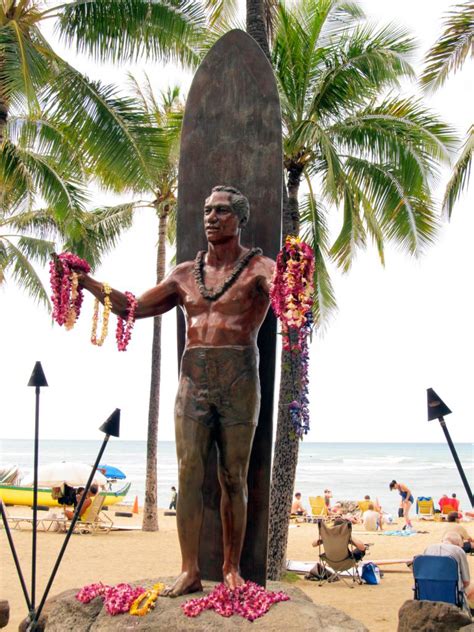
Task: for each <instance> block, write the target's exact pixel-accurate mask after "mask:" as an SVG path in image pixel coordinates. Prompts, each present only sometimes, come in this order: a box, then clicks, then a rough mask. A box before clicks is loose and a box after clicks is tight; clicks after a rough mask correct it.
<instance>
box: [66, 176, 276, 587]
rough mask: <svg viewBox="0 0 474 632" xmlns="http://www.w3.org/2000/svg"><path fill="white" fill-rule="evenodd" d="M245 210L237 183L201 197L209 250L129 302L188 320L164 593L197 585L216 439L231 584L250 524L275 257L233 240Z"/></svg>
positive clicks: (84, 279) (119, 301)
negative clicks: (260, 340) (261, 336)
mask: <svg viewBox="0 0 474 632" xmlns="http://www.w3.org/2000/svg"><path fill="white" fill-rule="evenodd" d="M249 212H250V209H249V203H248V200H247V198H246V197H244V196H243V195H242V193H240V191H238V190H237V189H235V188H234V187H228V186H217V187H214V188H213V189H212V192H211V194H210V196H209V197H208V198H207V199H206V201H205V205H204V216H203V219H204V230H205V233H206V237H207V251H206V252H199V253H198V254H197V256H196V259H195V260H194V261H186V262H184V263H181V264H179V265H177V266H176V267H175V268H173V269H172V270H171V271H170V273H169V274H168V275H167V276H166V278H165V279H164V280H163V281H162V282H161V283H159V284H158V285H157V286H156V287H154V288H153V289H151V290H149V291H147V292H145V293H144V294H143V295H142V296H141V297H140V298H139V299H138V304H137V306H136V312H135V315H136V318H147V317H154V316H158V315H160V314H163V313H164V312H167V311H169V310H170V309H172V308H174V307H177V306H179V307H181V309H182V310H183V311H184V313H185V317H186V325H187V326H186V345H185V350H184V353H183V357H182V361H181V373H180V380H179V387H178V394H177V397H176V404H175V428H176V449H177V456H178V463H179V481H178V482H179V497H178V502H177V511H176V514H177V516H176V518H177V527H178V536H179V542H180V548H181V556H182V572H181V574H180V575H179V576H178V578H177V579H176V581H175V582H174V583H173V584H172V586H170V587H167V588H166V589H165V591H164V592H163V593H162V594H163V595H165V596H172V597H177V596H179V595H183V594H187V593H191V592H196V591H200V590H202V584H201V576H200V571H199V565H198V553H199V539H200V530H201V524H202V517H203V497H202V486H203V482H204V474H205V466H206V461H207V457H208V455H209V453H210V450H211V448H212V446H213V441H214V440H215V441H216V442H217V447H218V478H219V483H220V487H221V492H222V495H221V506H220V511H221V517H222V526H223V543H224V547H223V549H224V561H223V567H222V573H223V579H224V583H225V584H226V585H227V586H228V587H229V588H231V589H233V588H236V587H237V586H241V585H243V584H244V580H243V578H242V577H241V575H240V568H239V566H240V557H241V552H242V546H243V541H244V535H245V530H246V525H247V472H248V467H249V461H250V453H251V449H252V443H253V438H254V434H255V428H256V425H257V422H258V415H259V409H260V383H259V376H258V364H259V357H258V349H257V334H258V331H259V329H260V326H261V325H262V323H263V320H264V318H265V316H266V314H267V311H268V307H269V305H270V296H269V293H270V284H271V280H272V276H273V271H274V267H275V262H274V261H272V260H271V259H269V258H268V257H264V256H263V255H262V251H261V250H260V249H259V248H252V249H248V248H244V247H243V246H241V244H240V232H241V229H242V228H243V227H244V226H245V224H246V223H247V221H248V218H249ZM78 275H79V283H80V285H81V286H82V287H84V288H85V289H87V290H89V291H90V292H91V293H92V294H93V295H94V296H95V297H96V298H98V299H99V300H101V301H102V302H103V301H104V296H105V295H104V286H103V284H102V283H99V282H98V281H95V280H94V279H92V278H91V277H90V276H88V275H87V274H84V273H81V272H78ZM109 299H110V300H111V303H112V311H113V312H114V313H115V314H117V315H119V316H121V317H122V318H127V315H128V298H127V296H126V294H123V293H122V292H118V291H117V290H114V289H112V290H111V293H110V295H109Z"/></svg>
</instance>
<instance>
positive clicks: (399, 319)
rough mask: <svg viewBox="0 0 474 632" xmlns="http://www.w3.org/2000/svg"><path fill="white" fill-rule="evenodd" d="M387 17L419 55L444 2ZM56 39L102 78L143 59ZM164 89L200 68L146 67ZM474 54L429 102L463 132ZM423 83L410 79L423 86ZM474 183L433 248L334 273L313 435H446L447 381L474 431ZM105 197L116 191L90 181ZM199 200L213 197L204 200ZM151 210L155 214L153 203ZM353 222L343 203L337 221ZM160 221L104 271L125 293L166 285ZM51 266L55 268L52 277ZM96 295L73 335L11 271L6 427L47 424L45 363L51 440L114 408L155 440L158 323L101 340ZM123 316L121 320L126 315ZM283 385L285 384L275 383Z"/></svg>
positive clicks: (320, 339) (168, 341)
mask: <svg viewBox="0 0 474 632" xmlns="http://www.w3.org/2000/svg"><path fill="white" fill-rule="evenodd" d="M361 4H362V6H363V8H364V9H365V11H366V13H367V15H369V16H370V19H371V20H372V21H374V22H381V23H387V22H392V21H393V22H396V23H401V24H404V25H405V26H407V27H408V28H409V29H410V30H411V32H412V33H413V34H414V35H415V36H416V38H417V39H418V41H419V44H420V48H419V54H418V58H417V59H415V66H416V67H417V68H420V60H421V57H422V55H423V53H424V52H425V51H426V50H427V49H428V47H429V46H430V45H431V44H432V43H433V42H434V41H435V40H436V38H437V37H438V35H439V34H440V31H441V21H440V19H441V16H442V15H443V13H445V12H446V11H447V10H448V9H449V7H450V2H447V1H445V0H430V2H428V1H427V0H425V1H421V0H418V1H416V0H415V1H413V0H411V1H408V0H399V1H398V2H396V3H394V2H388V1H387V0H364V1H363V2H362V3H361ZM56 50H57V51H58V52H59V53H60V54H63V55H64V56H65V57H67V58H68V60H69V61H70V62H71V63H73V64H74V65H75V66H76V67H77V68H79V69H80V70H82V71H83V72H86V73H87V74H89V75H90V76H91V77H93V78H101V79H102V80H104V81H106V82H111V81H114V82H116V83H119V84H123V83H124V73H125V71H126V70H128V69H130V68H128V67H127V68H121V69H116V68H113V67H111V66H110V65H102V66H98V65H96V64H94V63H93V62H91V61H90V60H88V59H87V58H85V57H76V56H74V55H73V54H71V51H70V50H65V49H64V47H63V46H61V45H60V44H59V43H58V44H57V46H56ZM143 68H146V69H147V71H148V72H149V73H150V76H151V79H152V81H153V83H154V85H156V86H157V87H160V88H162V89H164V88H166V86H167V85H168V84H169V82H176V81H177V80H180V81H181V82H182V86H183V88H184V90H185V91H186V89H187V88H188V87H189V76H185V75H183V73H181V72H180V71H177V70H176V68H174V67H171V66H168V67H166V68H163V67H162V65H160V64H158V63H157V64H147V65H146V66H145V65H140V66H135V67H134V68H131V69H132V70H133V71H134V72H138V71H141V70H142V69H143ZM472 70H473V65H472V63H467V64H466V65H465V67H464V69H463V71H462V72H460V73H458V74H457V75H455V76H454V77H453V78H451V79H450V80H449V81H448V82H447V84H446V85H445V87H444V88H443V89H442V90H441V91H440V92H439V93H437V94H435V95H434V96H432V97H429V98H427V99H426V103H427V104H428V105H429V106H430V107H432V108H433V109H435V110H436V111H437V112H439V113H440V114H441V115H442V116H443V117H444V119H445V120H446V121H448V122H450V123H451V124H452V125H453V126H454V127H455V128H456V129H457V130H458V132H459V134H460V135H463V134H464V133H465V132H466V131H467V129H468V127H469V125H470V123H471V119H472V103H473V97H474V94H473V92H474V90H473V85H474V83H473V81H472V76H473V75H472ZM414 92H415V88H414V87H411V88H409V90H407V94H414ZM448 175H449V172H448V170H447V169H445V170H444V171H443V175H442V178H441V182H440V184H439V186H438V187H437V189H436V191H435V193H436V196H437V198H438V199H440V198H441V196H442V191H443V186H444V183H445V181H446V179H447V177H448ZM473 191H474V188H473V187H471V192H470V193H467V194H465V195H464V196H463V198H462V199H461V201H460V202H459V203H458V204H457V206H456V208H455V211H454V215H453V218H452V220H451V222H450V223H446V222H444V223H443V226H442V229H441V231H440V234H439V239H438V241H437V243H436V245H435V246H433V247H432V248H431V249H430V250H429V251H427V253H426V255H425V256H423V257H422V258H420V259H418V260H414V259H412V258H410V257H408V255H406V254H403V253H400V252H397V251H396V250H394V249H388V251H387V253H386V266H385V268H382V267H381V266H380V264H379V262H378V259H377V254H376V252H375V250H374V249H373V248H369V249H368V250H367V251H366V252H361V253H360V254H359V256H358V258H357V260H356V262H355V265H354V266H353V269H352V270H351V271H350V273H349V274H347V275H341V274H340V273H339V272H337V271H336V270H333V282H334V286H335V292H336V298H337V301H338V306H339V311H338V313H337V314H336V315H335V317H334V318H333V319H332V321H331V323H330V325H329V326H328V328H327V330H326V331H325V333H324V335H321V334H318V335H315V336H314V338H313V341H312V344H311V349H310V357H311V360H310V392H309V396H310V410H311V430H310V433H309V434H308V436H307V437H306V439H305V440H307V441H315V442H323V441H357V442H367V441H376V442H418V441H419V442H424V441H427V442H437V441H443V440H444V437H443V435H442V431H441V429H440V427H439V424H438V422H436V421H434V422H430V423H428V422H427V413H426V389H427V388H428V387H432V388H434V390H435V391H436V392H437V393H438V395H439V396H440V397H441V398H442V399H443V400H444V401H445V403H446V404H447V405H448V406H449V407H450V408H451V410H452V411H453V414H452V415H450V416H449V417H448V418H447V422H448V427H449V430H450V433H451V436H452V438H453V441H454V442H466V441H471V440H472V431H471V428H472V417H473V416H474V411H473V410H472V407H471V392H472V390H473V389H472V380H473V375H474V372H473V363H474V334H473V326H472V323H473V322H474V301H473V297H472V283H471V282H469V278H470V272H469V271H470V270H472V261H471V252H472V243H471V236H472V235H473V234H474V214H473V212H472V206H473V201H474V200H473V196H474V193H473ZM91 193H92V194H93V196H94V201H95V202H97V203H100V204H103V203H113V202H115V200H113V199H111V198H110V196H104V195H103V194H100V193H97V192H95V191H92V192H91ZM198 203H200V202H199V201H198ZM147 213H149V212H147ZM340 221H341V216H340V214H337V213H335V214H334V219H333V228H334V230H337V227H338V226H339V224H340ZM156 240H157V224H156V219H155V217H154V216H153V215H152V214H151V213H149V214H146V213H143V214H142V215H140V216H138V217H137V219H136V220H135V223H134V227H133V229H132V230H130V231H129V232H128V233H126V234H125V235H124V236H123V238H122V239H121V241H120V244H119V245H118V247H117V248H116V249H115V251H114V252H113V253H111V254H110V255H108V256H107V257H105V258H104V261H103V264H102V266H101V267H100V269H99V270H98V271H97V272H96V274H95V277H96V278H98V279H100V280H102V281H107V282H108V283H110V284H111V285H112V286H113V287H117V288H118V289H121V290H131V291H133V292H134V293H135V294H137V295H138V294H140V293H141V292H143V291H144V290H146V289H148V288H150V287H152V286H153V285H154V269H155V247H156ZM47 276H48V275H47V271H46V270H44V273H43V278H44V280H45V281H47ZM92 309H93V301H92V298H91V297H90V296H86V297H85V300H84V304H83V311H82V314H81V318H80V320H79V323H78V325H77V326H76V327H75V328H74V329H73V330H72V331H70V332H67V331H65V330H64V329H63V328H60V327H58V326H57V325H52V322H51V319H50V317H49V315H48V314H47V313H46V310H45V309H44V308H43V307H40V306H38V305H36V304H35V303H34V302H33V301H32V299H30V298H29V297H28V296H27V295H26V294H24V293H23V292H21V291H20V290H18V289H17V288H16V287H15V286H14V284H13V283H12V282H11V281H10V282H7V283H6V284H5V285H4V287H2V288H0V330H1V332H2V336H1V343H0V354H1V361H0V393H1V397H0V437H2V438H20V439H26V438H30V437H32V436H33V432H34V389H32V388H28V387H27V386H26V385H27V382H28V380H29V377H30V375H31V372H32V370H33V367H34V364H35V362H36V361H37V360H40V361H41V363H42V366H43V369H44V372H45V374H46V378H47V380H48V384H49V387H48V388H44V389H42V394H41V407H40V437H41V438H43V439H64V438H68V439H71V440H74V439H95V438H97V437H100V436H101V433H100V432H99V431H98V427H99V426H100V425H101V424H102V423H103V421H104V420H105V419H106V418H107V417H108V415H109V414H110V413H111V412H112V411H113V410H114V409H115V408H120V409H121V411H122V420H121V437H122V438H123V439H137V440H143V439H145V438H146V428H147V415H148V398H149V379H150V360H151V338H152V322H151V320H147V321H140V322H138V323H137V324H136V326H135V329H134V332H133V336H132V340H131V343H130V345H129V349H128V350H127V351H126V352H125V353H119V352H118V351H117V350H116V347H115V340H114V325H115V323H114V322H112V319H111V324H112V326H111V330H110V333H109V337H108V339H107V341H106V343H105V344H104V347H102V348H97V347H93V346H92V345H91V344H90V342H89V337H90V326H91V318H92ZM175 319H176V317H175V313H174V312H170V313H168V314H167V315H165V316H164V318H163V346H162V354H163V365H162V390H161V405H160V425H159V428H160V430H159V439H160V440H172V439H173V438H174V429H173V405H174V396H175V391H176V386H177V375H178V372H177V361H176V345H175V340H176V328H175ZM113 320H115V319H113ZM277 388H278V384H276V392H278V391H277Z"/></svg>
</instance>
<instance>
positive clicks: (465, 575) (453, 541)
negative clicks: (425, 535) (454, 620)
mask: <svg viewBox="0 0 474 632" xmlns="http://www.w3.org/2000/svg"><path fill="white" fill-rule="evenodd" d="M423 554H424V555H446V556H448V557H453V558H454V559H455V560H456V561H457V563H458V568H459V589H460V590H464V594H465V595H466V597H467V601H468V604H469V607H470V608H471V609H472V608H473V607H474V582H471V576H470V574H469V565H468V562H467V555H466V554H465V552H464V551H463V548H462V537H461V536H460V535H459V533H455V532H453V531H450V532H448V533H445V534H444V536H443V539H442V541H441V544H431V545H430V546H429V547H427V548H426V549H425V551H424V553H423Z"/></svg>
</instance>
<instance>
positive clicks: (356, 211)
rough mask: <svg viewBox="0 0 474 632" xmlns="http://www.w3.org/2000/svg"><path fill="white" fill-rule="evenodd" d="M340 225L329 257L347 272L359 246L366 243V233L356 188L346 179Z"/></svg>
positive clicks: (362, 246)
mask: <svg viewBox="0 0 474 632" xmlns="http://www.w3.org/2000/svg"><path fill="white" fill-rule="evenodd" d="M343 210H344V218H343V222H342V227H341V230H340V232H339V235H338V236H337V238H336V240H335V242H334V244H333V246H332V248H331V250H330V254H331V257H332V258H333V259H334V261H335V262H336V264H337V265H338V266H339V267H340V268H342V270H343V271H344V272H348V271H349V269H350V267H351V265H352V263H353V261H354V258H355V255H356V252H357V250H358V249H359V248H364V247H365V245H366V233H365V229H364V226H363V223H362V219H361V200H360V196H359V191H358V190H357V188H355V187H352V186H350V181H347V182H346V183H345V186H344V198H343Z"/></svg>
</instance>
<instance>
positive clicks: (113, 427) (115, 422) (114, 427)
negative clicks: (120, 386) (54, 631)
mask: <svg viewBox="0 0 474 632" xmlns="http://www.w3.org/2000/svg"><path fill="white" fill-rule="evenodd" d="M119 421H120V411H119V409H118V408H117V409H116V410H115V412H114V413H112V415H111V416H110V417H109V419H108V420H107V421H106V422H105V424H103V425H102V427H101V430H104V431H106V432H107V430H110V433H107V434H106V435H105V437H104V440H103V442H102V445H101V447H100V450H99V454H98V455H97V458H96V460H95V463H94V465H93V467H92V470H91V473H90V475H89V480H88V481H87V483H86V486H85V488H84V491H83V492H82V495H81V500H80V501H79V503H78V505H77V507H76V511H75V512H74V515H73V517H72V521H71V524H70V525H69V529H68V532H67V534H66V537H65V538H64V542H63V545H62V547H61V550H60V551H59V555H58V559H57V560H56V563H55V564H54V567H53V570H52V571H51V576H50V578H49V580H48V583H47V585H46V588H45V589H44V593H43V597H42V598H41V602H40V604H39V606H38V609H37V610H36V612H35V613H34V614H33V617H32V618H31V623H30V625H29V627H28V630H29V631H33V630H37V629H38V622H39V618H40V615H41V612H42V610H43V607H44V604H45V602H46V599H47V597H48V594H49V591H50V589H51V586H52V585H53V582H54V578H55V577H56V573H57V572H58V569H59V565H60V564H61V560H62V559H63V556H64V553H65V552H66V548H67V545H68V542H69V539H70V537H71V535H72V534H73V532H74V527H75V526H76V522H77V521H78V519H79V516H80V513H81V510H82V506H83V505H84V502H85V500H86V497H87V494H88V492H89V489H90V486H91V485H92V481H93V480H94V476H95V473H96V471H97V467H98V465H99V463H100V461H101V459H102V455H103V454H104V450H105V448H106V446H107V443H108V441H109V439H110V435H113V436H118V426H119Z"/></svg>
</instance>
